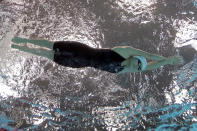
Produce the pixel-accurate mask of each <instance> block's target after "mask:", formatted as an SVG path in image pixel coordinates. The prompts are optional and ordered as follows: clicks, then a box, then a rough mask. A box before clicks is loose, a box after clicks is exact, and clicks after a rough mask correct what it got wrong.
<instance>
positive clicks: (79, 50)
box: [53, 41, 125, 73]
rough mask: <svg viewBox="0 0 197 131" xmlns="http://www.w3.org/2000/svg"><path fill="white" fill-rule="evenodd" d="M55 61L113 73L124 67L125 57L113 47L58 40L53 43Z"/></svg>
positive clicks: (68, 65) (70, 65)
mask: <svg viewBox="0 0 197 131" xmlns="http://www.w3.org/2000/svg"><path fill="white" fill-rule="evenodd" d="M53 50H54V52H55V53H54V61H55V62H56V63H58V64H60V65H63V66H67V67H73V68H80V67H88V66H89V67H94V68H98V69H101V70H104V71H108V72H111V73H117V72H119V71H121V70H122V69H123V68H124V67H123V66H121V62H122V61H124V60H125V59H124V58H123V57H121V56H120V55H119V54H117V53H116V52H114V51H112V50H111V49H95V48H92V47H89V46H88V45H85V44H82V43H79V42H73V41H57V42H54V45H53Z"/></svg>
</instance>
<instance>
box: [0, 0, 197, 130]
mask: <svg viewBox="0 0 197 131" xmlns="http://www.w3.org/2000/svg"><path fill="white" fill-rule="evenodd" d="M196 13H197V7H196V3H195V1H193V0H115V1H114V0H33V1H32V0H1V1H0V128H4V129H7V130H16V129H17V130H60V131H61V130H81V131H83V130H87V131H89V130H95V131H100V130H109V131H116V130H140V131H142V130H149V131H152V130H156V131H157V130H197V129H196V128H197V123H196V122H197V119H196V117H197V108H196V107H197V103H196V100H197V98H196V93H197V83H196V82H197V81H196V78H197V71H196V69H197V53H196V50H197V15H196ZM14 36H20V37H25V38H31V39H47V40H50V41H60V40H65V41H66V40H72V41H79V42H82V43H85V44H87V45H89V46H91V47H94V48H112V47H114V46H123V45H127V46H132V47H135V48H138V49H141V50H144V51H147V52H150V53H155V54H159V55H162V56H165V57H170V56H173V55H180V56H182V57H183V59H184V63H183V64H181V65H176V66H171V65H166V66H163V67H161V68H159V69H156V70H152V71H146V72H141V73H126V74H122V75H117V74H112V73H108V72H105V71H101V70H98V69H94V68H90V67H86V68H79V69H75V68H70V67H62V66H59V65H57V64H55V63H54V62H53V61H51V60H48V59H46V58H43V57H39V56H35V55H32V54H28V53H25V52H21V51H18V50H15V49H11V44H12V42H11V39H12V38H13V37H14Z"/></svg>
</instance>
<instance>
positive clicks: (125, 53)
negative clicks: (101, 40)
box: [112, 46, 166, 61]
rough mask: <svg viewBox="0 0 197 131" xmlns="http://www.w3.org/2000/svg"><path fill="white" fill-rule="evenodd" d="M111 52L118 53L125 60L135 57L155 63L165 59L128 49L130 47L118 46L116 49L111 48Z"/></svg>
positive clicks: (131, 48)
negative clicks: (141, 57)
mask: <svg viewBox="0 0 197 131" xmlns="http://www.w3.org/2000/svg"><path fill="white" fill-rule="evenodd" d="M112 50H113V51H114V52H116V53H118V54H119V55H120V56H122V57H123V58H125V59H127V58H129V57H130V56H137V55H139V56H143V57H145V58H147V59H150V60H155V61H160V60H163V59H166V58H165V57H163V56H159V55H156V54H151V53H148V52H145V51H142V50H139V49H136V48H133V47H130V46H118V47H114V48H112Z"/></svg>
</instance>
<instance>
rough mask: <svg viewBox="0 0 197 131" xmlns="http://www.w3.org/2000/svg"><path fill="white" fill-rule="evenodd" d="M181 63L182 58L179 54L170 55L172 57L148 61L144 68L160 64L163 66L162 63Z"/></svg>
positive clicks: (151, 67) (155, 66)
mask: <svg viewBox="0 0 197 131" xmlns="http://www.w3.org/2000/svg"><path fill="white" fill-rule="evenodd" d="M182 63H183V58H182V57H180V56H172V57H169V58H167V59H163V60H161V61H153V62H151V63H148V65H147V67H146V69H145V70H153V69H156V68H159V67H161V66H164V65H168V64H170V65H176V64H182Z"/></svg>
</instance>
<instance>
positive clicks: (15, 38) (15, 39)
mask: <svg viewBox="0 0 197 131" xmlns="http://www.w3.org/2000/svg"><path fill="white" fill-rule="evenodd" d="M12 42H14V43H16V44H19V43H26V42H28V39H26V38H20V37H14V38H13V39H12Z"/></svg>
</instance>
